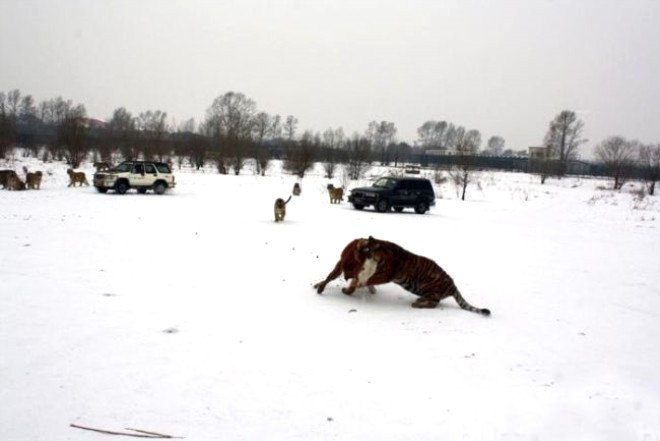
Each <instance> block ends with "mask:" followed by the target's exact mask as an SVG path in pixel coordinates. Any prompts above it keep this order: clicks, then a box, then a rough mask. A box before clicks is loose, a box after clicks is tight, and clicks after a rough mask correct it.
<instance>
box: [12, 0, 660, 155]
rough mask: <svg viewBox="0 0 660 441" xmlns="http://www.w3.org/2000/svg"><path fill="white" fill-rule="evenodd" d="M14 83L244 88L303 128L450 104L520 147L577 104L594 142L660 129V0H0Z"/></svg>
mask: <svg viewBox="0 0 660 441" xmlns="http://www.w3.org/2000/svg"><path fill="white" fill-rule="evenodd" d="M15 88H18V89H20V90H21V92H22V93H23V94H31V95H33V96H34V98H35V99H36V100H37V101H42V100H45V99H50V98H54V97H57V96H62V97H63V98H65V99H70V100H72V101H73V102H74V103H75V104H78V103H81V104H84V105H85V106H86V108H87V111H88V113H89V115H90V116H94V117H98V118H102V119H107V118H109V117H110V116H111V115H112V112H113V110H114V109H116V108H118V107H122V106H123V107H126V108H127V109H128V110H129V111H130V112H132V113H133V114H138V113H140V112H143V111H146V110H163V111H166V112H167V113H168V115H169V116H171V117H173V118H175V119H176V121H177V122H181V121H183V120H185V119H188V118H195V120H196V121H200V120H201V119H203V117H204V114H205V111H206V109H207V108H208V107H209V106H210V105H211V102H212V101H213V99H214V98H216V97H217V96H219V95H222V94H224V93H225V92H228V91H235V92H242V93H244V94H245V95H247V96H248V97H250V98H252V99H253V100H255V102H256V103H257V107H258V108H259V110H260V111H261V110H263V111H266V112H268V113H271V114H281V115H282V116H286V115H294V116H296V117H297V118H298V119H299V120H300V124H299V132H302V131H303V130H306V129H309V130H312V131H319V132H322V131H324V130H325V129H327V128H329V127H332V128H338V127H342V128H343V129H344V131H345V132H346V134H347V135H351V134H352V133H353V132H355V131H358V132H364V131H365V130H366V128H367V125H368V123H369V121H372V120H377V121H382V120H385V121H391V122H394V123H395V125H396V127H397V128H398V138H399V140H401V141H406V142H410V143H412V142H414V141H415V140H416V139H417V128H418V127H419V126H421V125H422V124H423V123H424V122H425V121H427V120H446V121H449V122H453V123H455V124H458V125H462V126H464V127H466V128H467V129H477V130H479V131H480V132H481V134H482V138H483V143H484V144H485V143H486V141H487V139H488V138H489V137H490V136H493V135H499V136H502V137H503V138H504V139H505V140H506V142H507V145H506V146H507V148H512V149H514V150H517V149H523V148H526V147H528V146H530V145H538V144H539V143H541V142H542V140H543V136H544V135H545V132H546V131H547V128H548V123H549V121H550V120H551V119H552V118H553V117H554V116H555V115H556V114H558V113H559V112H560V111H561V110H564V109H570V110H574V111H576V112H577V113H578V115H579V117H580V118H581V119H582V120H583V121H584V123H585V132H584V135H585V136H586V137H587V138H589V143H588V144H587V146H586V147H585V148H584V149H583V150H584V153H585V154H586V153H588V151H590V149H591V148H592V147H593V145H595V144H596V143H598V142H600V141H602V140H603V139H604V138H605V137H607V136H610V135H622V136H625V137H628V138H634V139H639V140H640V141H642V142H647V143H651V142H653V143H656V142H660V0H618V1H613V0H434V1H431V0H235V1H234V0H230V1H204V0H181V1H175V0H113V1H110V0H107V1H106V0H96V1H92V0H0V90H2V91H5V92H6V91H8V90H11V89H15Z"/></svg>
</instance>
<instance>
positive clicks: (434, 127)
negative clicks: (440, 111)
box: [417, 121, 450, 150]
mask: <svg viewBox="0 0 660 441" xmlns="http://www.w3.org/2000/svg"><path fill="white" fill-rule="evenodd" d="M449 127H450V124H449V123H447V121H426V122H425V123H424V124H422V125H421V127H419V128H418V129H417V135H418V136H419V143H420V144H421V146H422V148H424V149H426V150H446V149H447V131H448V129H449Z"/></svg>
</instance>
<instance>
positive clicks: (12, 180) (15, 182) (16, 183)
mask: <svg viewBox="0 0 660 441" xmlns="http://www.w3.org/2000/svg"><path fill="white" fill-rule="evenodd" d="M6 188H7V190H25V182H23V181H21V178H19V177H18V175H17V174H16V172H13V173H9V174H8V175H7V185H6Z"/></svg>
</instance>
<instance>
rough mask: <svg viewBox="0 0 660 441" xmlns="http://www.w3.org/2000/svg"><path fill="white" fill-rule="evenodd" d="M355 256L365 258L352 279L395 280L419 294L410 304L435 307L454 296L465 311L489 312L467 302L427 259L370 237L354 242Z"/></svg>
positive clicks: (452, 283) (443, 274) (431, 261)
mask: <svg viewBox="0 0 660 441" xmlns="http://www.w3.org/2000/svg"><path fill="white" fill-rule="evenodd" d="M354 255H356V256H360V257H361V258H362V259H364V261H363V263H362V266H361V268H360V270H359V271H358V273H357V274H356V276H355V279H357V280H364V279H365V278H367V277H368V278H367V280H366V282H362V283H363V284H365V285H378V284H382V283H388V282H394V283H396V284H397V285H399V286H401V287H402V288H403V289H405V290H406V291H409V292H411V293H413V294H415V295H417V296H419V298H418V299H417V300H415V301H414V302H413V303H412V306H413V307H414V308H435V307H436V306H437V305H438V303H440V301H441V300H442V299H445V298H447V297H453V298H454V299H455V300H456V302H457V303H458V305H459V306H460V307H461V308H463V309H465V310H468V311H472V312H476V313H478V314H483V315H490V310H488V309H486V308H476V307H474V306H472V305H470V304H469V303H468V302H467V301H466V300H465V299H464V298H463V296H462V295H461V292H460V291H459V290H458V288H457V287H456V284H454V280H453V279H452V278H451V277H450V276H449V274H447V273H446V272H445V271H444V270H443V269H442V268H440V266H439V265H438V264H437V263H435V262H434V261H433V260H431V259H429V258H426V257H424V256H419V255H417V254H413V253H411V252H410V251H407V250H405V249H403V248H402V247H400V246H399V245H397V244H395V243H392V242H388V241H384V240H378V239H374V238H373V237H371V236H369V238H368V239H367V240H364V239H363V240H360V241H359V242H358V243H357V244H356V251H355V253H354ZM374 266H375V270H374Z"/></svg>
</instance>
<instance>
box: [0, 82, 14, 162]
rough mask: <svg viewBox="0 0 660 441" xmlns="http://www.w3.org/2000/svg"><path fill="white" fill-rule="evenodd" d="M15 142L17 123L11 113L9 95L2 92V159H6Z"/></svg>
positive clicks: (0, 105) (0, 119)
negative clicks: (8, 103)
mask: <svg viewBox="0 0 660 441" xmlns="http://www.w3.org/2000/svg"><path fill="white" fill-rule="evenodd" d="M15 140H16V122H15V119H14V118H13V117H12V116H11V115H10V113H9V108H8V106H7V95H6V94H5V93H4V92H0V158H5V157H6V155H7V152H8V151H9V149H10V148H11V147H12V145H13V144H14V142H15Z"/></svg>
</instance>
